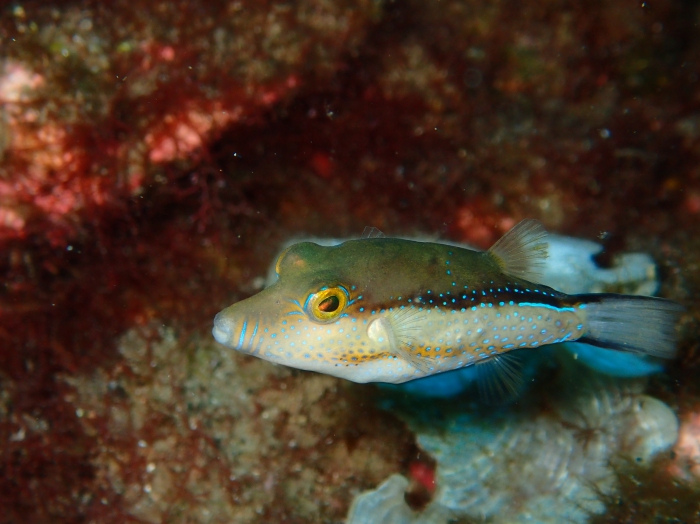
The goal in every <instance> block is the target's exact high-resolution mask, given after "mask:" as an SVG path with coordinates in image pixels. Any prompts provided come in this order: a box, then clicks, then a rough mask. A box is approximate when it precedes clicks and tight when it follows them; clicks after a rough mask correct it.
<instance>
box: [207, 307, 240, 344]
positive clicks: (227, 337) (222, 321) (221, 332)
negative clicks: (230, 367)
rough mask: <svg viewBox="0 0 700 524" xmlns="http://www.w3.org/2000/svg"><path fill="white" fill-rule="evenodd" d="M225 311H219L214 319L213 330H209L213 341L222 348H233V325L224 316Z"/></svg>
mask: <svg viewBox="0 0 700 524" xmlns="http://www.w3.org/2000/svg"><path fill="white" fill-rule="evenodd" d="M225 313H226V311H225V310H224V311H219V312H218V313H217V314H216V316H215V317H214V329H212V330H211V333H212V335H214V339H215V340H216V341H217V342H218V343H219V344H223V345H224V346H229V347H233V345H234V344H233V332H234V328H235V323H234V322H233V321H232V320H231V318H230V316H228V315H226V314H225Z"/></svg>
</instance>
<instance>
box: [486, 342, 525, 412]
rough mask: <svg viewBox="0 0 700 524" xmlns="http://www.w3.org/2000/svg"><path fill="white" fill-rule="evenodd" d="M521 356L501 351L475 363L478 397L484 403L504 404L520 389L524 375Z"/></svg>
mask: <svg viewBox="0 0 700 524" xmlns="http://www.w3.org/2000/svg"><path fill="white" fill-rule="evenodd" d="M522 367H523V366H522V361H521V356H520V355H518V354H516V353H515V352H510V353H502V354H500V355H496V356H493V357H491V358H489V359H487V360H482V361H480V362H477V363H476V370H477V373H478V375H479V378H478V381H477V385H478V386H479V397H481V400H482V401H483V402H484V403H485V404H504V403H506V402H508V401H509V400H512V399H513V398H515V397H516V396H518V394H519V393H520V392H521V391H522V389H523V386H524V383H525V381H524V378H523V377H524V375H523V371H522Z"/></svg>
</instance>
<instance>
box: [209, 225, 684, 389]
mask: <svg viewBox="0 0 700 524" xmlns="http://www.w3.org/2000/svg"><path fill="white" fill-rule="evenodd" d="M546 235H547V233H546V231H545V229H544V227H543V226H542V224H541V223H540V222H538V221H536V220H524V221H522V222H520V223H519V224H518V225H516V226H515V227H514V228H513V229H511V230H510V231H509V232H508V233H506V234H505V235H504V236H503V237H502V238H501V239H500V240H498V241H497V242H496V243H495V244H494V245H493V246H492V247H491V248H490V249H489V250H488V251H485V252H479V251H473V250H470V249H466V248H461V247H454V246H450V245H445V244H439V243H431V242H416V241H411V240H402V239H395V238H384V237H383V235H381V237H375V238H362V239H357V240H350V241H347V242H344V243H342V244H340V245H337V246H331V247H329V246H319V245H317V244H314V243H311V242H302V243H299V244H295V245H292V246H290V247H289V248H287V249H286V250H285V251H283V252H282V253H281V254H280V255H279V258H278V259H277V262H276V266H275V270H276V273H277V276H278V279H277V281H276V282H275V283H274V284H272V285H271V286H269V287H268V288H266V289H264V290H262V291H261V292H260V293H258V294H256V295H254V296H252V297H250V298H248V299H246V300H243V301H241V302H238V303H236V304H234V305H232V306H230V307H228V308H226V309H224V310H223V311H221V312H219V313H218V314H217V315H216V318H215V319H214V329H213V335H214V338H215V339H216V340H217V341H218V342H219V343H221V344H224V345H226V346H228V347H231V348H233V349H236V350H238V351H241V352H244V353H247V354H250V355H254V356H256V357H260V358H262V359H265V360H269V361H271V362H276V363H279V364H284V365H286V366H292V367H295V368H300V369H305V370H310V371H317V372H320V373H326V374H329V375H334V376H337V377H341V378H345V379H347V380H351V381H353V382H361V383H364V382H388V383H394V384H398V383H402V382H406V381H409V380H414V379H418V378H422V377H426V376H429V375H434V374H436V373H442V372H445V371H450V370H454V369H458V368H463V367H466V366H472V365H477V366H479V368H482V367H483V369H484V370H490V371H492V372H495V375H497V377H498V380H499V381H501V382H502V383H504V384H505V386H507V388H508V389H515V388H516V386H517V383H518V381H519V377H520V374H519V371H518V365H517V361H516V360H514V359H513V358H512V357H513V356H517V355H521V354H522V352H523V351H526V350H527V351H533V350H536V349H537V348H541V347H542V346H546V345H548V344H556V343H559V342H565V341H576V340H578V341H582V342H586V343H588V344H592V345H596V346H601V347H605V348H610V349H617V350H622V351H629V352H633V353H638V354H643V355H652V356H656V357H663V358H671V357H672V356H673V355H674V353H675V336H674V323H675V322H676V320H677V318H678V316H679V314H680V312H681V311H683V308H682V307H681V306H680V305H678V304H676V303H674V302H671V301H668V300H664V299H660V298H652V297H640V296H632V295H616V294H608V293H605V294H603V293H601V294H579V295H568V294H565V293H562V292H559V291H557V290H555V289H552V288H550V287H547V286H544V285H541V284H538V283H537V281H538V278H539V276H540V271H541V270H542V269H543V266H544V261H545V259H546V257H547V242H546Z"/></svg>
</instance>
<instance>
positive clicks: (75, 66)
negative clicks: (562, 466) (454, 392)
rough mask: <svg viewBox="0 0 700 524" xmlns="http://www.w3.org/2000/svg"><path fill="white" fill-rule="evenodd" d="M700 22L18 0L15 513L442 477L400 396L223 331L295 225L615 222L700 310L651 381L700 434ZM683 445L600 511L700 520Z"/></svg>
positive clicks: (7, 127)
mask: <svg viewBox="0 0 700 524" xmlns="http://www.w3.org/2000/svg"><path fill="white" fill-rule="evenodd" d="M699 16H700V15H699V14H698V11H697V7H696V6H695V5H694V4H692V3H689V2H673V1H671V0H661V1H659V2H642V3H640V2H638V1H636V0H635V1H633V0H619V1H616V2H612V3H611V2H607V3H599V4H595V3H593V4H592V3H590V2H573V3H568V4H562V3H561V2H555V1H553V0H545V1H529V0H528V1H525V2H521V4H519V5H518V8H517V11H516V10H515V8H514V7H513V5H512V3H511V2H503V1H500V0H496V1H491V0H490V1H488V2H484V1H479V0H477V1H469V2H465V1H462V0H443V1H441V2H424V1H419V0H407V1H405V2H392V1H380V0H359V1H357V0H354V1H350V0H339V1H331V0H299V1H296V2H285V1H258V0H214V1H211V2H205V1H201V0H177V1H165V0H139V1H131V2H128V1H126V0H117V1H115V2H99V1H97V0H86V1H84V2H80V3H75V2H67V1H61V0H52V1H48V2H47V1H39V0H29V1H26V2H14V3H11V4H7V5H3V6H2V7H1V8H0V255H1V256H0V274H1V275H2V279H0V281H1V283H2V286H0V441H2V442H3V445H2V447H1V448H0V507H1V508H2V509H3V512H2V515H0V522H3V523H4V522H8V523H10V522H34V523H43V522H47V523H48V522H51V523H78V522H95V523H97V522H99V523H109V522H115V523H116V522H119V523H122V522H134V523H135V522H139V523H141V522H155V521H158V519H160V521H165V520H167V521H169V522H196V521H202V522H204V521H206V522H231V521H236V522H251V523H262V522H266V523H267V522H334V523H335V522H341V521H342V520H343V519H344V518H345V516H346V514H347V510H348V508H349V505H350V502H351V500H352V499H353V498H354V496H355V495H356V494H358V493H360V492H361V491H363V490H367V489H370V488H372V487H374V486H376V485H377V484H379V483H380V482H381V480H382V479H386V478H388V477H389V476H390V475H392V474H394V473H400V474H402V475H404V476H410V474H411V471H413V472H414V485H415V487H416V490H418V491H420V492H421V495H420V497H423V498H429V497H430V489H429V486H430V472H431V466H430V464H431V459H430V457H425V453H422V456H421V457H418V456H417V455H421V452H420V450H419V449H418V448H417V447H416V444H415V436H414V434H413V433H412V431H411V430H409V429H408V428H407V427H406V426H405V425H403V424H402V423H401V422H400V421H398V420H397V419H396V418H395V417H394V416H393V415H392V414H390V413H381V414H379V413H378V412H377V411H376V410H375V407H374V405H373V400H372V394H373V391H374V390H373V389H371V388H365V387H360V386H351V385H348V384H346V383H343V382H339V381H336V380H334V379H329V378H327V377H325V378H323V379H322V380H321V379H319V377H317V376H314V375H310V374H307V373H300V372H299V373H297V372H289V371H285V372H282V371H280V370H279V369H277V368H274V367H270V368H264V367H260V366H263V363H259V364H255V365H249V364H247V363H245V362H243V361H242V360H240V359H241V357H239V356H237V355H233V354H231V353H222V354H218V353H216V351H214V350H212V349H211V346H210V345H208V344H210V343H211V339H210V334H209V333H210V329H211V322H212V319H213V316H214V314H215V313H216V311H218V310H220V309H221V308H222V307H223V306H225V305H227V304H231V303H232V302H234V301H237V300H239V299H242V298H245V297H246V296H249V295H251V294H252V293H254V292H256V291H258V290H259V289H260V287H261V286H262V282H263V281H264V276H265V274H266V271H267V267H268V264H269V263H270V260H271V258H272V257H273V256H274V254H275V253H276V252H277V250H278V249H279V247H280V246H281V245H282V244H283V243H284V242H285V241H287V240H289V239H290V238H293V237H301V236H309V235H311V236H327V237H331V236H332V237H349V236H357V235H359V234H361V232H362V230H363V228H364V227H365V226H374V227H377V228H380V229H381V230H383V231H384V232H385V233H387V234H388V235H403V236H406V235H417V234H420V235H422V236H426V235H427V236H430V237H431V238H438V239H444V240H453V241H468V242H471V243H473V244H475V245H477V246H480V247H486V246H488V245H490V244H491V243H492V242H493V241H494V240H495V239H496V238H498V237H500V236H501V235H502V234H503V232H505V231H506V230H508V229H509V228H510V227H511V226H512V225H513V224H515V223H517V222H518V221H520V220H522V219H523V218H535V219H539V220H541V221H543V222H544V224H545V226H546V227H547V228H548V229H549V230H550V231H552V232H558V233H563V234H567V235H572V236H576V237H581V238H587V239H591V240H596V241H600V242H602V243H604V244H605V246H606V251H605V252H604V253H603V254H601V255H599V256H597V261H598V262H599V263H600V264H601V265H603V266H605V265H614V264H613V263H612V262H613V260H614V258H615V255H616V254H617V253H619V252H622V251H639V252H646V253H649V254H650V255H651V256H652V257H654V259H655V260H656V262H657V264H658V266H659V269H660V272H659V274H660V276H661V289H660V294H661V295H662V296H664V297H667V298H671V299H674V300H676V301H678V302H681V303H683V304H684V305H686V306H687V307H688V308H689V309H688V312H687V313H686V314H685V315H684V316H683V318H682V320H681V322H680V327H679V335H680V346H679V359H678V361H677V362H676V363H675V364H673V365H672V366H671V367H670V369H669V373H670V377H671V380H668V379H667V378H659V379H658V380H653V381H652V382H651V386H650V391H648V392H645V394H649V395H650V396H652V397H654V398H659V399H661V400H663V401H664V403H666V404H667V405H668V406H670V407H671V409H673V410H674V413H675V414H676V415H677V416H678V419H679V420H680V421H681V428H682V429H681V435H685V434H686V433H684V431H686V432H687V434H688V435H689V436H688V437H687V438H688V439H689V440H683V438H685V437H682V440H681V442H692V438H690V436H692V434H693V433H692V431H689V428H692V427H694V426H693V425H692V424H693V423H692V421H693V420H694V419H693V413H695V412H696V407H694V406H697V399H698V398H700V397H699V395H700V392H699V391H698V389H697V386H695V385H694V384H695V383H696V382H697V380H696V378H697V372H698V369H700V358H698V355H700V352H699V351H698V343H697V341H698V340H700V337H698V327H697V326H698V325H700V323H699V322H698V319H700V316H699V314H698V309H697V305H696V304H695V302H694V301H693V297H695V296H697V295H698V290H700V276H699V275H700V273H699V272H698V271H697V268H698V267H700V255H698V254H699V253H700V240H698V237H697V234H696V229H697V218H698V209H700V205H699V204H698V195H700V169H698V166H699V165H700V37H699V36H698V33H697V28H696V24H697V21H698V17H699ZM163 326H167V327H163ZM164 340H165V341H166V342H167V344H166V346H162V345H159V344H165V342H163V341H164ZM163 347H167V351H166V353H167V355H166V357H167V358H164V357H163V355H162V354H160V353H158V352H159V351H161V350H162V351H165V350H163ZM266 365H267V364H266ZM217 366H218V367H217ZM221 370H225V371H226V373H223V372H222V371H221ZM217 373H223V375H221V376H223V377H224V378H221V376H219V375H216V374H217ZM249 374H252V375H249ZM210 375H215V376H219V379H220V380H219V379H217V380H219V382H217V387H219V386H220V389H218V390H217V391H218V393H216V394H214V393H212V390H211V388H210V387H209V386H211V384H209V382H210V379H211V376H210ZM254 378H257V379H259V381H255V380H253V379H254ZM169 381H170V382H169ZM227 388H228V389H227ZM222 391H223V392H224V393H225V394H224V395H222V396H217V395H218V394H219V393H221V392H222ZM207 395H209V396H207ZM227 395H228V397H229V399H228V400H227ZM231 399H233V400H231ZM676 399H681V400H679V401H676ZM195 401H196V402H195ZM193 402H194V403H193ZM208 402H213V403H216V405H214V404H208ZM307 404H308V405H307ZM689 424H690V425H689ZM684 428H685V429H684ZM229 430H230V432H229ZM319 435H320V436H319ZM236 439H237V440H236ZM142 441H143V443H145V444H146V446H145V447H143V446H141V445H140V443H141V442H142ZM156 443H157V445H156ZM256 443H259V444H260V445H259V446H258V445H257V444H256ZM678 446H680V444H679V445H678ZM684 449H691V448H690V447H688V448H686V447H682V448H681V447H677V448H676V450H677V453H678V455H679V457H680V456H681V455H682V454H683V453H685V451H683V450H684ZM691 455H692V453H691ZM678 460H680V459H678ZM416 463H419V464H428V465H427V466H425V467H424V466H422V465H421V466H420V467H418V466H416V465H415V464H416ZM261 464H262V465H263V466H260V465H261ZM328 464H330V466H328ZM674 464H680V463H679V462H677V460H673V459H672V458H671V457H665V456H664V457H661V458H659V463H658V464H654V465H652V466H650V468H649V470H650V471H652V472H653V474H649V475H647V476H646V477H645V479H646V478H649V479H651V480H649V483H651V484H653V486H654V490H652V489H649V490H647V491H644V492H643V496H642V495H638V494H639V493H640V492H639V491H635V490H634V489H636V488H634V489H633V487H632V483H629V482H625V478H622V477H624V475H622V476H621V478H620V479H619V480H620V486H621V489H620V492H619V493H620V494H619V500H617V499H616V500H614V501H604V504H605V505H606V508H607V512H605V513H602V514H601V515H602V516H600V517H599V518H600V519H602V518H604V517H605V515H611V517H610V519H613V517H617V516H620V515H622V516H621V517H620V519H622V518H623V517H624V518H628V519H631V520H628V521H630V522H645V521H644V520H643V519H642V520H640V518H637V517H638V515H639V514H635V513H634V511H636V508H638V505H635V503H636V502H640V503H642V502H644V503H645V504H647V505H646V506H645V507H646V508H647V510H648V511H647V512H646V513H645V514H644V515H645V517H644V518H647V517H646V516H649V517H648V518H649V520H648V521H649V522H654V520H653V519H654V518H656V517H659V518H662V517H668V518H672V517H673V518H678V519H680V520H683V519H685V520H686V521H692V519H690V518H689V517H688V515H693V513H692V511H694V510H695V508H693V507H692V504H691V503H690V502H689V503H688V504H686V505H685V506H684V508H685V509H683V510H682V511H681V510H680V509H679V507H680V506H668V505H667V506H663V505H662V502H663V500H673V499H675V500H679V501H680V500H682V501H685V500H696V499H697V496H696V495H697V494H696V493H695V491H693V490H694V489H695V488H694V487H693V484H692V482H694V480H692V479H694V478H695V477H694V475H691V474H690V471H691V470H690V469H688V467H687V466H680V467H681V472H682V474H680V476H676V477H674V476H673V475H670V474H669V471H672V468H673V467H674ZM154 468H155V469H154ZM421 468H422V469H421ZM669 468H671V469H669ZM669 479H675V480H669ZM645 486H646V484H645ZM147 487H148V488H147ZM661 488H664V489H661ZM207 490H208V491H207ZM654 492H658V493H663V494H664V497H657V498H654V495H653V493H654ZM688 493H690V494H691V495H692V496H689V495H688ZM414 495H415V494H414ZM420 497H418V498H420ZM693 497H695V498H693ZM662 498H663V500H662ZM167 508H174V509H173V511H172V512H171V513H168V509H167ZM621 508H622V509H624V511H622V509H621ZM207 511H209V512H210V513H207ZM630 515H631V516H630ZM611 521H613V520H611ZM623 521H624V520H623ZM657 521H658V520H657Z"/></svg>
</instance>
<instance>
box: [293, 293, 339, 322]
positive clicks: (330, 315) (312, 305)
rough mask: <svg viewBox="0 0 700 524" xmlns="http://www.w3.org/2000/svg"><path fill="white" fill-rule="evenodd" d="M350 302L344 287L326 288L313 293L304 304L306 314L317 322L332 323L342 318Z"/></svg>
mask: <svg viewBox="0 0 700 524" xmlns="http://www.w3.org/2000/svg"><path fill="white" fill-rule="evenodd" d="M349 301H350V294H349V293H348V290H347V289H345V288H344V287H343V286H334V287H324V288H321V289H319V290H318V291H317V292H316V293H311V294H310V295H309V296H308V297H307V299H306V303H305V304H304V310H305V311H306V314H307V315H309V317H310V318H311V319H312V320H315V321H317V322H331V321H332V320H335V319H336V318H338V317H339V316H340V314H341V313H342V312H343V311H344V310H345V307H346V306H347V305H348V302H349Z"/></svg>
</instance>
